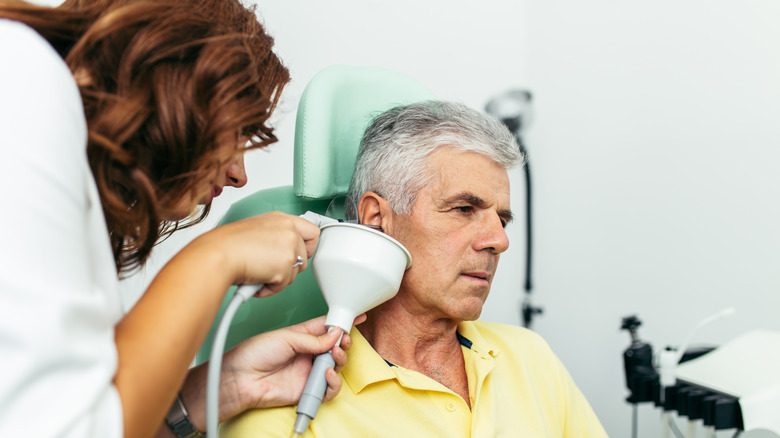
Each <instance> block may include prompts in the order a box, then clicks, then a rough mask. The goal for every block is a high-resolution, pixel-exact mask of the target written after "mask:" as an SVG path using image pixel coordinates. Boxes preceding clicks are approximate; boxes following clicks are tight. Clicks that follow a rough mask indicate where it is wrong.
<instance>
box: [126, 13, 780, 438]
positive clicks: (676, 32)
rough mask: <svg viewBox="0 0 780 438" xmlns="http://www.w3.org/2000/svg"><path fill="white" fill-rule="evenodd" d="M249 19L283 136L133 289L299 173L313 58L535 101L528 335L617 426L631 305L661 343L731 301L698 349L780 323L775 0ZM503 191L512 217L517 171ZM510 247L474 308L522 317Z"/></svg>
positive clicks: (651, 429)
mask: <svg viewBox="0 0 780 438" xmlns="http://www.w3.org/2000/svg"><path fill="white" fill-rule="evenodd" d="M259 13H260V15H261V16H262V17H263V19H264V20H265V21H266V24H267V27H268V28H269V30H270V31H271V32H272V33H273V34H274V35H275V36H276V38H277V48H278V53H279V54H280V55H281V57H282V58H283V59H284V60H285V61H286V63H287V64H288V66H289V67H290V69H291V72H292V75H293V78H294V80H293V83H292V84H291V85H290V87H289V88H288V89H287V90H286V92H285V95H284V98H285V102H284V103H283V104H282V107H281V108H280V111H278V112H277V134H278V135H279V137H280V139H281V142H280V143H279V144H277V145H274V146H272V147H271V148H270V151H256V152H252V153H251V154H249V156H248V157H247V171H248V174H249V177H250V183H249V185H248V186H247V187H245V188H243V189H241V190H238V191H235V190H227V191H226V192H225V193H224V194H223V195H222V197H220V198H219V199H218V200H217V202H216V203H215V205H214V209H213V210H214V214H213V215H212V216H211V218H210V220H209V221H208V222H207V223H206V224H203V226H200V227H198V228H195V229H193V230H190V231H185V232H182V233H181V234H180V235H179V236H176V237H174V238H172V239H171V240H170V241H168V242H166V243H164V244H163V245H162V246H161V247H160V250H159V251H158V252H157V253H156V254H155V255H154V258H153V260H152V264H151V265H150V267H149V268H148V270H147V271H146V272H145V273H142V274H141V275H139V276H136V277H135V278H132V279H131V280H129V281H128V282H126V284H125V287H126V288H127V289H128V290H133V289H135V290H138V289H141V288H142V287H143V285H144V284H145V283H146V282H148V280H149V279H150V278H151V276H152V275H153V274H154V273H155V272H156V271H157V270H158V269H159V266H160V264H161V263H163V262H164V261H165V260H166V259H167V258H168V257H169V256H170V254H171V253H172V252H173V251H175V250H176V249H177V248H178V247H180V246H181V245H183V244H184V243H186V242H187V241H188V240H189V239H191V238H192V236H194V235H195V234H196V233H198V232H201V231H203V230H205V229H208V228H209V227H211V226H213V224H214V223H215V222H216V221H217V220H218V219H219V217H220V216H221V214H222V213H224V211H225V209H226V208H227V206H228V205H229V203H230V202H232V201H235V200H237V199H240V197H243V196H245V195H248V194H250V193H252V192H254V191H255V190H258V189H261V188H267V187H272V186H279V185H289V184H291V183H292V139H293V128H294V116H295V108H296V102H297V98H298V96H300V93H301V91H302V89H303V87H304V86H305V84H306V83H307V81H308V80H309V79H310V78H311V77H312V76H313V75H314V74H315V73H316V72H317V71H319V70H320V69H321V68H323V67H325V66H327V65H330V64H336V63H346V64H355V65H377V66H383V67H388V68H393V69H396V70H400V71H403V72H405V73H408V74H410V75H412V76H414V77H416V78H418V79H419V80H420V81H421V82H422V83H424V84H426V85H427V86H429V87H430V88H431V89H432V90H433V91H434V93H436V94H437V95H438V96H439V97H442V98H447V99H453V100H458V101H462V102H464V103H466V104H469V105H472V106H474V107H477V108H481V107H483V105H484V104H485V102H486V101H487V100H488V99H489V98H490V97H492V96H493V95H495V94H498V93H500V92H502V91H504V90H506V89H510V88H528V89H530V90H531V91H532V92H533V93H534V107H535V117H534V120H533V122H532V125H531V126H530V128H529V130H528V131H527V136H526V139H527V143H528V149H529V155H530V161H531V166H532V176H533V178H534V181H533V183H534V196H535V198H534V201H535V206H534V220H535V224H534V225H535V248H534V251H535V259H534V269H535V272H534V297H535V300H536V303H537V304H541V305H542V306H544V308H545V313H544V314H543V315H542V316H541V317H539V318H537V320H536V322H535V325H534V329H535V330H537V331H538V332H540V333H541V334H542V335H543V336H544V337H545V338H546V339H547V340H548V341H549V342H550V343H551V345H552V346H553V348H554V350H555V351H557V352H558V354H559V355H560V357H561V358H562V360H563V361H564V363H565V364H566V365H567V366H568V368H569V370H570V371H571V373H572V375H573V376H574V378H575V380H576V381H577V382H578V383H579V385H580V387H581V388H582V390H583V392H584V393H585V395H586V396H587V397H588V398H589V400H590V401H591V403H592V405H593V407H594V409H595V410H596V412H597V414H598V415H599V417H600V418H601V419H602V422H603V423H604V425H605V427H606V429H607V432H608V433H609V434H610V435H611V436H614V437H621V436H629V432H630V419H631V417H630V415H631V414H630V409H629V407H628V405H626V403H625V402H624V401H623V400H624V398H625V397H626V396H627V391H626V390H625V387H624V376H623V371H622V358H621V354H622V351H623V350H624V349H625V348H626V347H627V346H628V343H629V339H628V335H627V334H626V333H624V332H620V331H619V327H620V322H621V318H622V317H623V316H627V315H629V314H632V313H638V314H639V316H640V318H641V319H642V320H643V321H644V325H643V326H642V327H641V328H640V336H641V337H642V338H644V339H646V340H647V341H649V342H651V343H653V345H654V346H655V348H656V349H658V348H661V347H663V346H665V345H667V344H677V343H679V342H681V340H682V339H683V338H684V337H685V336H686V335H687V333H688V331H689V330H690V329H691V328H692V327H693V325H694V324H695V323H696V322H697V321H698V320H700V319H701V318H703V317H705V316H708V315H709V314H711V313H713V312H715V311H717V310H720V309H721V308H723V307H726V306H734V307H736V308H737V311H738V313H737V314H736V315H735V316H733V317H731V318H730V319H728V320H724V321H721V322H719V323H718V324H717V325H713V326H711V327H709V328H707V329H706V330H704V331H702V332H701V334H700V336H699V337H698V339H699V340H701V341H708V342H712V343H715V344H718V343H722V342H725V341H727V340H729V339H731V338H732V337H734V336H736V335H738V334H741V333H743V332H745V331H746V330H748V329H751V328H756V327H764V328H770V329H775V330H778V329H780V322H778V318H777V317H776V315H777V313H778V310H780V292H779V291H778V287H779V286H780V278H778V272H780V271H779V270H778V264H779V263H780V255H779V253H778V249H779V248H780V231H778V229H779V228H778V225H780V221H778V219H780V202H778V199H780V196H778V195H780V190H778V187H780V173H779V172H777V171H776V170H775V169H774V168H775V166H776V163H777V162H778V161H780V148H779V147H778V146H779V145H778V143H779V142H780V123H778V122H777V118H778V116H780V27H778V26H777V23H778V18H780V3H779V2H777V1H776V0H749V1H742V2H732V1H729V2H726V1H707V2H705V1H701V0H699V1H685V2H679V1H671V0H660V1H656V2H650V3H648V2H641V3H640V2H617V1H609V0H592V1H589V2H579V1H574V0H568V1H565V0H546V1H537V2H526V1H508V0H507V1H499V0H491V1H483V2H479V3H477V2H466V1H463V0H457V1H445V0H428V1H419V0H416V1H411V0H396V1H394V2H381V1H378V0H341V1H333V2H322V1H310V2H286V1H284V0H274V1H264V2H261V4H260V6H259ZM512 184H513V200H512V202H513V208H514V209H515V211H516V212H520V213H522V211H523V206H524V199H523V196H522V194H523V190H524V186H523V184H524V182H523V178H522V176H521V175H520V174H519V173H518V172H515V174H513V175H512ZM518 216H522V214H519V215H518ZM510 238H511V239H512V248H511V249H510V250H509V252H508V253H507V254H506V255H505V256H504V257H503V258H502V262H501V269H500V270H499V271H500V272H499V275H498V276H497V278H496V280H495V283H494V288H493V292H492V293H491V297H490V299H489V300H488V303H487V305H486V308H485V312H484V313H483V319H488V320H493V321H501V322H505V323H510V324H519V323H520V319H519V315H518V305H519V300H520V297H521V291H522V283H523V280H524V275H523V274H524V271H523V266H524V254H523V249H524V247H523V246H524V243H523V239H524V229H523V223H522V221H518V222H517V223H516V224H513V225H512V226H511V228H510ZM135 296H136V294H135V293H134V292H129V293H128V303H130V302H132V300H133V299H134V298H135ZM657 414H658V412H657V411H656V410H654V409H652V408H650V407H642V408H641V409H640V419H639V421H640V423H639V425H640V430H641V431H642V434H640V436H657V435H658V430H659V427H658V415H657Z"/></svg>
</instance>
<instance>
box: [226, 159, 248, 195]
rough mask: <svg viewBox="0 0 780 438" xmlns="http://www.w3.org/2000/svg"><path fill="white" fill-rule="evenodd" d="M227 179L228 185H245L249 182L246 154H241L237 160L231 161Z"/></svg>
mask: <svg viewBox="0 0 780 438" xmlns="http://www.w3.org/2000/svg"><path fill="white" fill-rule="evenodd" d="M225 176H226V177H227V181H225V185H226V186H231V187H244V186H245V185H246V183H247V176H246V169H244V155H240V156H239V157H238V158H236V160H235V161H233V162H232V163H230V166H228V168H227V171H226V172H225Z"/></svg>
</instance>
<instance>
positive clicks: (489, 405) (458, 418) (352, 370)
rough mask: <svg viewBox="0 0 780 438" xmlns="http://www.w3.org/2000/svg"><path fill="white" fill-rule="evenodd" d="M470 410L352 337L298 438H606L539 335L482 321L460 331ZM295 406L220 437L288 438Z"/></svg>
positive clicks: (247, 418) (263, 412) (248, 417)
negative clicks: (330, 395)
mask: <svg viewBox="0 0 780 438" xmlns="http://www.w3.org/2000/svg"><path fill="white" fill-rule="evenodd" d="M458 333H459V339H460V341H461V346H462V347H461V348H462V349H463V356H464V359H465V364H466V373H467V375H468V383H469V398H470V399H471V406H472V408H471V409H469V407H468V405H467V404H466V403H465V402H464V401H463V399H462V398H460V397H459V396H458V395H457V394H455V393H454V392H452V391H451V390H449V389H448V388H446V387H445V386H443V385H441V384H440V383H438V382H436V381H435V380H432V379H431V378H429V377H427V376H425V375H423V374H420V373H418V372H416V371H411V370H407V369H405V368H402V367H399V366H395V365H391V364H389V363H387V362H386V361H385V360H384V359H382V358H381V357H380V356H379V355H378V354H377V353H376V351H374V349H373V348H372V347H371V345H370V344H369V343H368V342H367V341H366V339H365V338H364V337H363V336H362V335H361V334H360V332H359V331H358V330H357V329H353V330H352V332H351V333H350V336H352V339H353V342H354V344H353V346H352V349H351V350H350V351H349V361H348V363H347V366H346V367H345V368H344V370H342V372H341V376H342V378H343V381H344V383H345V385H344V386H343V387H342V389H341V392H339V394H338V396H336V398H334V399H333V400H331V401H330V402H327V403H323V404H322V406H320V409H319V412H318V413H317V416H316V417H315V418H314V420H312V422H311V423H310V424H309V429H308V430H307V431H306V434H305V435H304V436H305V437H338V438H348V437H355V438H366V437H388V438H414V437H447V438H451V437H474V438H493V437H517V436H522V437H544V438H549V437H572V438H573V437H577V438H581V437H606V436H607V434H606V432H605V431H604V429H603V428H602V426H601V424H600V422H599V420H598V418H596V415H595V414H594V412H593V410H592V409H591V407H590V405H589V404H588V402H587V401H586V400H585V398H584V397H583V395H582V393H581V392H580V390H579V389H578V388H577V386H576V385H575V384H574V382H573V381H572V379H571V377H570V376H569V373H568V372H567V371H566V369H565V368H564V367H563V365H562V364H561V362H560V361H559V360H558V358H557V357H556V356H555V354H554V353H553V352H552V351H551V350H550V348H549V346H548V345H547V343H546V342H545V341H544V340H543V339H542V338H541V337H540V336H539V335H538V334H536V333H534V332H532V331H530V330H526V329H524V328H522V327H516V326H511V325H504V324H495V323H488V322H481V321H474V322H471V321H468V322H463V323H461V324H460V325H459V326H458ZM295 416H296V414H295V407H294V406H292V407H284V408H273V409H255V410H250V411H247V412H245V413H244V414H242V415H240V416H238V417H236V418H234V419H232V420H229V421H227V422H225V423H224V424H223V425H222V427H221V429H220V437H223V438H252V437H280V438H289V437H290V436H291V432H292V428H293V423H294V422H295Z"/></svg>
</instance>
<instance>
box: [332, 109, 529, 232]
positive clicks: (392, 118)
mask: <svg viewBox="0 0 780 438" xmlns="http://www.w3.org/2000/svg"><path fill="white" fill-rule="evenodd" d="M440 147H450V148H452V149H454V150H457V151H462V152H475V153H478V154H481V155H484V156H486V157H488V158H489V159H490V160H492V161H493V162H495V163H496V164H498V165H500V166H502V167H503V168H505V169H510V168H512V167H514V166H517V165H519V164H521V163H522V162H523V160H524V159H525V157H524V156H523V154H522V153H521V152H520V148H519V146H518V144H517V141H516V140H515V137H514V136H513V135H512V133H511V132H509V129H507V128H506V126H504V125H503V124H502V123H501V122H499V121H498V120H496V119H495V118H494V117H492V116H490V115H487V114H484V113H481V112H479V111H476V110H474V109H472V108H469V107H468V106H466V105H463V104H460V103H454V102H446V101H437V100H432V101H425V102H420V103H414V104H411V105H404V106H397V107H395V108H391V109H389V110H387V111H385V112H383V113H382V114H380V115H379V116H377V117H376V118H375V119H374V120H373V121H372V122H371V123H370V124H369V126H368V127H367V128H366V131H365V133H364V135H363V139H362V140H361V142H360V150H359V152H358V156H357V161H356V163H355V173H354V175H353V176H352V182H351V183H350V186H349V192H348V193H347V197H348V201H351V202H352V203H353V205H355V206H357V202H358V201H359V200H360V197H361V196H363V194H364V193H365V192H369V191H371V192H375V193H377V194H378V195H380V196H382V197H383V198H385V199H386V200H387V201H388V203H389V204H390V207H391V208H392V209H393V211H394V212H395V213H396V214H408V213H409V212H410V211H411V208H412V206H413V205H414V203H415V202H416V200H417V195H418V193H419V192H420V190H421V189H422V188H423V187H425V186H426V185H428V184H429V182H430V180H431V178H432V177H433V173H432V172H431V171H430V169H428V157H429V155H430V154H431V153H432V152H433V151H435V150H437V149H438V148H440ZM347 210H348V212H347V214H348V219H355V218H353V217H350V213H352V214H355V213H356V211H349V210H350V209H347Z"/></svg>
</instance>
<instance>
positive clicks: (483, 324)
mask: <svg viewBox="0 0 780 438" xmlns="http://www.w3.org/2000/svg"><path fill="white" fill-rule="evenodd" d="M458 328H459V330H461V331H463V332H472V331H473V332H476V333H478V334H479V335H481V336H482V337H483V338H485V340H488V341H489V340H490V339H496V340H505V341H509V342H517V341H524V342H533V343H539V344H544V345H546V344H547V342H546V341H545V340H544V338H542V336H541V335H539V334H538V333H536V332H534V331H531V330H529V329H527V328H525V327H521V326H517V325H512V324H504V323H500V322H491V321H465V322H463V323H461V325H460V326H459V327H458ZM463 335H464V336H466V335H465V334H463ZM467 337H468V336H467Z"/></svg>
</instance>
